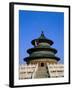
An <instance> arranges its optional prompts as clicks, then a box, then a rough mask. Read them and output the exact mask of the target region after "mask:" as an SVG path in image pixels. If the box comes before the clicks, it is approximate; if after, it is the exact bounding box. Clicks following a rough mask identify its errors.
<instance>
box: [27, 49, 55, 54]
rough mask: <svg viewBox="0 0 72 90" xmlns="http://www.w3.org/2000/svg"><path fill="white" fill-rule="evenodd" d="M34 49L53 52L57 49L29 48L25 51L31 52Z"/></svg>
mask: <svg viewBox="0 0 72 90" xmlns="http://www.w3.org/2000/svg"><path fill="white" fill-rule="evenodd" d="M36 51H51V52H53V53H54V54H56V53H57V50H56V49H54V48H30V49H28V50H27V52H28V53H29V54H31V53H33V52H36Z"/></svg>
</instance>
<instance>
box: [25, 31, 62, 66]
mask: <svg viewBox="0 0 72 90" xmlns="http://www.w3.org/2000/svg"><path fill="white" fill-rule="evenodd" d="M31 43H32V45H34V48H30V49H28V50H27V53H29V57H26V58H24V60H25V61H26V62H27V64H38V66H39V67H44V66H46V64H47V63H49V64H54V63H57V62H58V61H59V60H60V58H59V57H57V56H55V54H56V53H57V50H56V49H55V48H52V47H51V45H52V44H53V41H52V40H50V39H47V38H46V37H45V35H44V33H43V31H42V33H41V35H40V37H39V38H37V39H34V40H32V42H31Z"/></svg>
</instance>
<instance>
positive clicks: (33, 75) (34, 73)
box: [32, 64, 38, 78]
mask: <svg viewBox="0 0 72 90" xmlns="http://www.w3.org/2000/svg"><path fill="white" fill-rule="evenodd" d="M37 69H38V64H36V68H35V70H34V72H33V74H32V78H34V77H35V75H36V71H37Z"/></svg>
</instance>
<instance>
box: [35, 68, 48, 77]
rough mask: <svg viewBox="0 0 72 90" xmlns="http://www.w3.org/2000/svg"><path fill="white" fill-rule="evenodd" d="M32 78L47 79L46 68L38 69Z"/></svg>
mask: <svg viewBox="0 0 72 90" xmlns="http://www.w3.org/2000/svg"><path fill="white" fill-rule="evenodd" d="M34 78H48V73H47V69H46V67H38V70H37V71H36V75H35V77H34Z"/></svg>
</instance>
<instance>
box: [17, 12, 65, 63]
mask: <svg viewBox="0 0 72 90" xmlns="http://www.w3.org/2000/svg"><path fill="white" fill-rule="evenodd" d="M41 31H43V32H44V34H45V36H46V37H47V38H48V39H50V40H52V41H53V42H54V44H53V45H52V46H51V47H53V48H55V49H57V50H58V52H57V54H56V56H58V57H60V59H61V60H60V61H59V62H60V63H64V13H63V12H43V11H24V10H20V11H19V59H20V60H19V63H20V64H23V63H25V62H24V61H23V58H25V57H27V56H29V55H28V53H27V49H29V48H32V47H33V45H32V44H31V41H32V40H33V39H36V38H38V37H39V36H40V34H41Z"/></svg>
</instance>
